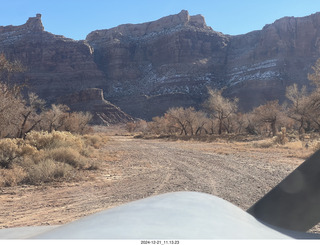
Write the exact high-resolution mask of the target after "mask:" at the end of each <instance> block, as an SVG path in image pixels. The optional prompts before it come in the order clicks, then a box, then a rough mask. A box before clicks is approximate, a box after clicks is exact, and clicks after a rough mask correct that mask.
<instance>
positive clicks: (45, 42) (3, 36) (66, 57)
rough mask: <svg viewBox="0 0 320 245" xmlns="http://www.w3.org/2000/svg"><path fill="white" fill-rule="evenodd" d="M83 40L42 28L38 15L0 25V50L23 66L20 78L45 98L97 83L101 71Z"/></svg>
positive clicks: (98, 83) (53, 99)
mask: <svg viewBox="0 0 320 245" xmlns="http://www.w3.org/2000/svg"><path fill="white" fill-rule="evenodd" d="M92 52H93V51H92V48H91V47H90V45H89V44H88V43H87V42H86V41H74V40H72V39H69V38H65V37H63V36H58V35H54V34H51V33H49V32H46V31H44V27H43V25H42V23H41V15H40V14H37V16H36V17H31V18H29V20H28V21H27V22H26V24H24V25H21V26H6V27H0V53H4V54H5V55H6V57H7V58H8V59H10V60H15V59H16V60H19V61H21V62H22V64H23V65H24V66H25V67H26V68H27V71H26V72H25V73H24V81H25V82H26V84H27V85H28V87H29V88H30V89H31V90H34V91H35V92H36V93H38V94H39V95H40V96H41V97H43V98H44V99H46V100H47V101H48V102H51V103H52V102H54V101H55V100H56V98H57V97H59V96H61V95H64V94H70V93H73V92H75V91H78V90H81V89H84V88H88V87H99V85H100V84H101V83H104V82H105V77H104V74H103V73H102V72H101V71H100V70H99V69H98V68H97V65H96V64H95V62H94V60H93V55H92Z"/></svg>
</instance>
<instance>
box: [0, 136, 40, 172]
mask: <svg viewBox="0 0 320 245" xmlns="http://www.w3.org/2000/svg"><path fill="white" fill-rule="evenodd" d="M36 153H37V149H36V148H35V147H33V146H31V145H29V144H26V142H25V141H24V140H23V139H9V138H6V139H0V167H2V168H9V167H10V166H11V164H13V163H14V162H15V161H17V160H19V158H21V157H23V156H26V155H30V156H32V155H34V154H36Z"/></svg>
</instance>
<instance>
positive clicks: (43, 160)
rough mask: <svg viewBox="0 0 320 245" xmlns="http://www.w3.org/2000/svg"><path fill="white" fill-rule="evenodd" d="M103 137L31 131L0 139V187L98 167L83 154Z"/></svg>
mask: <svg viewBox="0 0 320 245" xmlns="http://www.w3.org/2000/svg"><path fill="white" fill-rule="evenodd" d="M106 140H107V138H105V137H102V136H99V135H86V136H80V135H73V134H71V133H70V132H61V131H52V132H51V133H48V132H39V131H32V132H30V133H28V134H27V135H26V138H25V139H21V138H19V139H17V138H13V139H11V138H6V139H0V178H1V179H0V186H13V185H17V184H19V183H27V184H39V183H46V182H51V181H56V180H59V179H65V178H66V177H68V178H69V177H71V176H77V175H74V174H75V171H76V170H77V169H88V170H95V169H98V168H99V165H98V163H96V162H95V161H90V162H89V161H88V158H87V157H89V156H90V155H91V154H92V152H94V148H99V147H100V146H101V145H102V144H103V143H104V142H105V141H106Z"/></svg>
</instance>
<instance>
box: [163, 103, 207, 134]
mask: <svg viewBox="0 0 320 245" xmlns="http://www.w3.org/2000/svg"><path fill="white" fill-rule="evenodd" d="M165 116H166V117H167V118H168V120H169V121H170V122H171V123H172V125H174V127H175V128H176V129H177V130H179V131H180V134H184V135H195V134H200V133H201V131H202V130H204V127H203V126H204V125H205V122H206V120H205V113H204V112H201V111H196V110H195V109H194V108H193V107H189V108H182V107H178V108H171V109H169V110H168V111H167V112H166V115H165Z"/></svg>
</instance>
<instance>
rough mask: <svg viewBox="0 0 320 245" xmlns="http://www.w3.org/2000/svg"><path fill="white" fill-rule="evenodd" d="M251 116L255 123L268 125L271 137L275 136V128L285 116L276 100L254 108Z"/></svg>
mask: <svg viewBox="0 0 320 245" xmlns="http://www.w3.org/2000/svg"><path fill="white" fill-rule="evenodd" d="M252 114H253V116H254V121H255V122H256V123H258V124H260V125H261V124H264V123H266V124H269V126H270V128H271V132H272V135H273V136H275V135H277V132H278V129H277V126H278V124H279V123H280V122H281V121H282V120H283V118H284V116H285V114H284V112H283V108H282V107H281V106H280V105H279V102H278V100H274V101H268V102H267V103H266V104H264V105H260V106H258V107H256V108H254V109H253V111H252Z"/></svg>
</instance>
